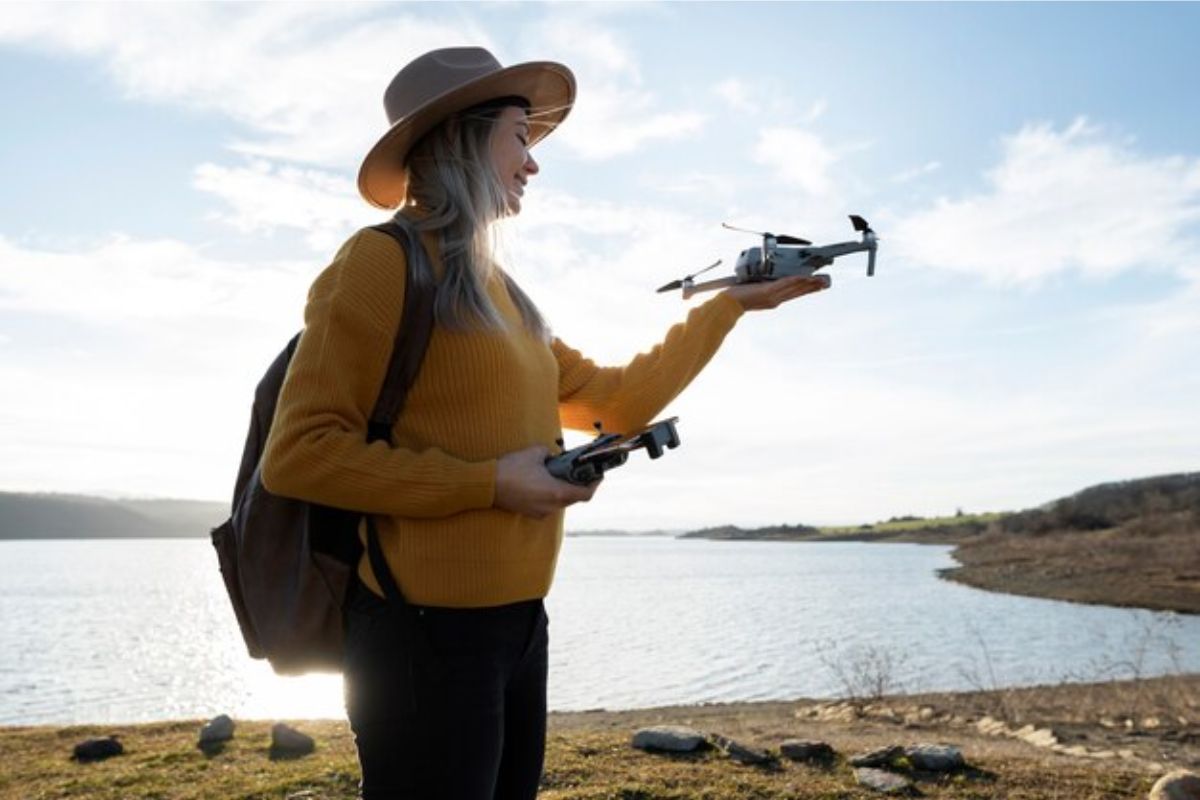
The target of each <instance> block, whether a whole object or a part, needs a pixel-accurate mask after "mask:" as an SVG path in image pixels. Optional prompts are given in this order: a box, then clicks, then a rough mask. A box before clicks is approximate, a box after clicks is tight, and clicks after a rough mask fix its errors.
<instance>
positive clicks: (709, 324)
mask: <svg viewBox="0 0 1200 800" xmlns="http://www.w3.org/2000/svg"><path fill="white" fill-rule="evenodd" d="M743 313H744V311H743V309H742V306H741V305H740V304H739V303H738V302H737V301H736V300H734V299H733V298H731V297H728V296H726V295H724V294H719V295H717V296H716V297H714V298H712V299H711V300H709V301H707V302H705V303H704V304H702V305H700V306H697V307H696V308H694V309H692V311H691V312H690V313H689V314H688V316H687V319H685V320H684V321H683V322H681V323H679V324H677V325H674V326H673V327H672V328H671V329H670V330H669V331H667V336H666V338H665V339H664V340H663V341H662V342H661V343H660V344H658V345H655V347H654V348H653V349H651V350H650V351H648V352H645V353H641V354H639V355H638V356H636V357H635V358H634V359H633V360H632V361H631V362H629V364H627V365H626V366H624V367H598V366H596V364H595V363H593V362H592V361H591V360H590V359H588V358H585V357H584V356H583V355H582V354H580V353H579V351H577V350H573V349H571V348H570V347H568V346H567V345H566V344H564V343H563V342H562V341H561V340H559V339H555V340H554V342H553V344H552V348H553V350H554V356H555V358H556V359H557V360H558V374H559V379H558V398H559V414H560V416H561V418H562V423H563V426H564V427H567V428H574V429H577V430H590V429H591V427H592V423H594V422H595V421H597V420H599V421H600V422H601V423H602V424H603V426H604V430H605V431H610V432H613V433H631V432H633V431H636V430H639V429H640V428H643V427H645V426H646V425H647V424H648V423H650V422H651V421H652V420H653V419H654V417H655V415H657V414H658V413H659V412H661V411H662V410H663V409H664V408H666V406H667V404H668V403H670V402H671V401H672V400H673V399H675V397H676V395H678V394H679V393H680V392H682V391H683V390H684V388H685V387H686V386H687V385H688V384H689V383H691V382H692V379H693V378H695V377H696V375H698V374H699V373H700V370H702V369H703V368H704V366H705V365H706V364H707V363H708V361H709V359H711V358H712V357H713V355H714V354H715V353H716V352H717V348H719V347H720V346H721V342H723V341H724V340H725V336H726V334H728V333H729V331H731V330H732V329H733V326H734V325H735V324H736V323H737V321H738V319H739V318H740V317H741V316H742V314H743Z"/></svg>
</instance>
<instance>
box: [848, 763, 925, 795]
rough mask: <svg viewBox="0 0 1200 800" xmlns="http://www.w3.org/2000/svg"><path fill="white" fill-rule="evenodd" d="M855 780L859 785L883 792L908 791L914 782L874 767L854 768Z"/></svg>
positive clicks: (896, 792)
mask: <svg viewBox="0 0 1200 800" xmlns="http://www.w3.org/2000/svg"><path fill="white" fill-rule="evenodd" d="M854 780H856V781H858V785H859V786H865V787H867V788H868V789H872V790H874V791H876V792H881V793H883V794H900V793H907V792H908V791H909V790H910V789H911V788H912V782H911V781H909V780H908V779H907V778H904V777H902V776H900V775H897V774H896V773H894V772H888V771H887V770H883V769H874V768H872V767H859V768H858V769H856V770H854Z"/></svg>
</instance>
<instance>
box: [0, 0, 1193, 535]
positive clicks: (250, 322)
mask: <svg viewBox="0 0 1200 800" xmlns="http://www.w3.org/2000/svg"><path fill="white" fill-rule="evenodd" d="M1197 40H1200V5H1196V4H1184V3H1179V4H1175V3H1171V4H1149V3H1138V4H1119V3H1103V4H1089V3H1067V4H1037V3H1019V4H987V3H964V4H957V3H930V4H906V3H887V4H865V3H864V4H857V3H840V4H803V3H797V4H790V3H769V4H755V3H737V4H723V3H713V4H683V3H661V4H658V3H646V4H641V3H639V4H629V5H626V4H608V3H606V4H600V5H593V4H576V3H571V4H533V3H528V4H527V3H515V2H496V3H486V4H454V3H437V4H421V3H415V4H365V5H357V4H352V3H338V4H336V5H320V4H308V3H306V4H290V3H269V4H226V3H220V4H194V5H193V4H127V5H105V4H92V3H88V4H81V5H73V4H66V3H63V4H59V3H36V4H0V108H3V109H4V111H3V122H2V123H0V387H3V388H2V389H0V490H8V491H39V492H71V493H89V494H102V495H106V496H134V497H180V498H196V499H212V500H227V499H228V496H229V494H230V492H231V490H232V485H233V480H234V477H235V474H236V471H237V465H238V460H239V458H240V453H241V447H242V443H243V439H244V436H245V430H246V425H247V422H248V419H249V407H250V401H251V398H252V394H253V389H254V385H255V383H256V381H257V379H258V377H259V376H260V375H261V373H262V371H263V369H264V368H265V367H266V365H267V364H268V363H269V362H270V360H271V359H272V358H273V357H274V355H275V354H276V353H277V352H278V350H279V348H280V347H281V346H282V345H283V343H284V342H285V341H286V340H287V339H288V338H289V337H290V335H291V334H292V333H294V332H295V331H296V330H298V329H299V328H300V326H301V325H302V310H303V304H304V298H305V295H306V292H307V290H308V286H309V284H310V283H311V281H312V280H313V278H314V277H315V276H316V275H317V274H318V273H319V272H320V270H321V269H322V268H323V267H324V266H326V265H327V264H328V263H329V260H330V258H331V257H332V255H333V253H334V252H335V251H336V250H337V248H338V246H339V245H340V243H341V242H342V241H344V240H345V239H346V238H347V237H348V236H350V235H351V234H352V233H353V232H354V231H355V230H357V229H358V228H360V227H362V226H365V225H371V224H374V223H376V222H379V221H382V219H383V218H384V215H382V214H381V212H379V211H377V210H375V209H372V208H371V207H370V206H368V205H367V204H366V203H365V202H363V201H362V200H361V199H359V197H358V195H357V192H356V189H355V177H356V175H357V171H358V166H359V163H360V160H361V158H362V156H363V155H364V154H365V153H366V151H367V150H368V149H369V148H370V146H371V145H372V144H373V143H374V141H375V140H376V139H377V138H378V137H379V136H380V135H381V134H382V133H383V131H384V130H385V127H386V119H385V117H384V113H383V109H382V94H383V89H384V87H385V86H386V85H387V83H388V81H389V80H390V79H391V77H392V76H393V75H394V74H395V72H396V71H397V70H398V69H399V68H400V67H401V66H403V65H404V64H405V63H407V62H408V61H409V60H410V59H412V58H414V57H416V56H417V55H420V54H421V53H423V52H425V51H427V50H431V49H434V48H438V47H447V46H460V45H478V46H483V47H487V48H488V49H489V50H491V51H492V52H493V53H494V54H495V55H496V56H497V57H498V58H499V59H500V61H501V62H502V63H504V64H513V63H518V62H522V61H533V60H554V61H560V62H562V63H564V64H566V65H568V66H569V67H570V68H571V69H572V70H573V71H574V73H575V75H576V78H577V81H578V98H577V102H576V105H575V108H574V110H573V112H572V114H571V115H570V117H568V119H567V121H566V122H565V123H564V124H563V126H562V127H561V128H560V129H559V130H558V131H556V132H555V133H554V134H553V135H552V136H550V137H549V138H548V139H547V140H546V141H545V142H543V143H541V144H539V145H538V146H537V148H536V149H535V156H536V157H537V159H538V161H539V163H540V165H541V172H540V174H538V175H537V176H536V177H535V178H533V180H532V181H531V183H530V186H529V188H528V190H527V193H526V196H525V199H524V207H523V210H522V212H521V214H520V215H519V217H517V218H516V219H512V220H508V221H506V222H505V223H504V224H503V226H502V227H503V231H502V234H503V241H504V248H503V255H504V263H505V264H506V266H507V268H508V269H509V271H510V272H511V273H512V274H513V275H514V277H515V278H516V279H517V280H518V282H520V283H521V285H522V286H523V287H524V288H525V289H526V291H527V292H528V293H529V294H530V295H531V296H532V297H533V298H534V300H535V301H536V302H537V303H538V304H539V306H540V307H541V308H542V310H543V312H544V314H545V315H546V316H547V318H548V319H549V321H550V324H551V325H552V327H553V329H554V331H555V333H556V335H558V336H560V337H561V338H562V339H563V340H564V341H566V342H567V343H568V344H570V345H571V346H573V347H575V348H577V349H579V350H581V351H583V352H584V353H585V354H586V355H588V356H590V357H591V358H593V359H595V360H596V361H597V362H598V363H601V364H622V363H625V362H626V361H628V360H629V359H630V358H632V357H633V356H634V355H635V354H636V353H638V352H640V351H644V350H646V349H648V348H649V347H651V346H653V345H654V344H655V343H656V342H658V341H659V340H660V339H661V338H662V337H663V336H664V335H665V333H666V331H667V329H668V328H669V327H670V326H671V325H672V324H674V323H676V322H678V321H680V320H681V319H682V318H683V317H684V316H685V315H686V312H687V309H688V308H689V307H690V306H692V305H695V304H696V303H698V302H702V301H703V299H704V297H703V296H701V297H698V298H694V299H693V300H691V301H687V302H685V301H683V300H682V299H681V298H680V297H678V296H677V295H660V294H656V293H655V292H654V289H655V288H656V287H657V286H659V285H661V284H663V283H666V282H667V281H669V280H672V279H674V278H678V277H680V276H682V275H684V274H687V273H690V272H693V271H695V270H696V269H698V268H699V267H702V266H704V265H707V264H709V263H711V262H712V261H714V260H716V259H717V258H721V259H724V260H725V264H726V265H731V264H732V262H733V261H734V259H735V258H736V256H737V253H738V252H739V251H740V250H741V249H743V248H745V247H749V246H753V245H754V244H755V243H756V242H755V238H754V237H753V236H747V235H745V234H739V233H734V232H730V231H727V230H724V229H722V228H721V223H722V222H728V223H731V224H734V225H740V226H744V227H747V228H751V229H759V230H761V229H769V230H772V231H774V232H776V233H791V234H795V235H800V236H805V237H807V238H809V239H812V240H813V241H815V242H818V243H828V242H835V241H843V240H847V239H853V238H855V237H854V234H853V231H852V230H851V228H850V224H849V222H848V220H847V215H848V214H861V215H862V216H864V217H866V218H867V219H868V220H870V222H871V224H872V226H873V228H874V229H875V230H876V231H877V232H878V234H879V237H880V240H881V241H880V250H879V256H878V267H877V272H876V275H875V276H874V277H867V276H866V274H865V256H862V255H855V256H848V257H846V258H843V259H841V260H839V261H838V262H837V263H836V264H835V265H834V266H832V267H830V268H829V272H830V274H831V275H832V276H833V288H832V289H831V290H829V291H827V292H822V293H820V294H818V295H815V296H810V297H805V298H802V299H800V300H798V301H796V302H794V303H791V304H788V305H786V306H784V307H782V308H780V309H777V310H775V311H772V312H762V313H754V314H748V315H746V316H744V317H743V318H742V319H741V320H740V321H739V323H738V325H737V326H736V328H735V329H734V330H733V332H732V333H731V334H730V335H729V337H728V338H727V339H726V341H725V344H724V345H723V347H722V348H721V350H720V352H718V354H717V355H716V357H715V358H714V359H713V361H712V362H711V363H710V365H709V366H708V367H707V368H706V370H705V371H704V372H703V373H702V374H701V375H700V376H699V377H698V378H697V379H696V380H695V382H694V383H693V384H692V386H690V387H689V388H688V390H687V391H685V393H684V394H683V395H682V396H680V397H679V398H678V399H677V400H676V401H675V402H674V403H672V405H671V406H670V407H669V408H668V409H667V410H666V411H665V412H664V415H668V414H670V415H677V416H678V417H679V418H680V421H679V426H678V429H679V434H680V438H681V440H682V445H681V447H680V448H679V449H677V450H674V451H670V452H669V453H668V454H667V455H665V456H664V457H663V458H662V459H660V460H658V461H655V462H650V461H649V460H648V459H646V458H645V457H644V456H643V455H642V454H635V455H633V456H632V457H631V459H630V461H629V463H628V464H627V465H626V466H624V467H622V468H621V469H620V470H617V471H614V472H612V473H610V475H609V477H608V478H607V479H606V482H605V485H604V486H603V487H602V488H601V490H600V491H599V492H598V493H597V494H596V497H595V498H594V499H593V500H592V501H591V502H590V503H588V504H586V505H581V506H576V507H574V508H572V509H571V510H570V511H569V512H568V521H567V526H568V529H575V530H588V529H592V530H594V529H611V528H621V529H627V530H655V529H665V530H680V529H685V528H694V527H702V526H707V525H721V524H738V525H742V526H758V525H770V524H784V523H786V524H798V523H805V524H851V523H861V522H870V521H874V520H880V519H886V518H889V517H892V516H899V515H908V514H917V515H922V516H930V515H941V514H952V513H955V512H956V511H958V510H963V511H965V512H976V511H994V510H1010V509H1018V508H1025V507H1029V506H1033V505H1038V504H1041V503H1044V502H1046V501H1048V500H1051V499H1054V498H1056V497H1060V496H1063V495H1066V494H1069V493H1072V492H1075V491H1077V490H1079V489H1082V488H1084V487H1085V486H1089V485H1092V484H1095V483H1100V482H1105V481H1114V480H1125V479H1132V478H1138V477H1144V476H1149V475H1156V474H1163V473H1170V472H1179V471H1193V470H1197V469H1200V412H1198V411H1197V409H1200V369H1198V368H1197V367H1198V365H1200V255H1198V254H1197V245H1198V244H1200V98H1198V97H1197V89H1196V76H1197V75H1200V50H1197V48H1196V47H1195V46H1194V45H1195V42H1196V41H1197ZM585 440H586V436H585V435H584V434H575V435H573V436H571V437H568V443H569V444H577V443H581V442H583V441H585Z"/></svg>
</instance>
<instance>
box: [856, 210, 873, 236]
mask: <svg viewBox="0 0 1200 800" xmlns="http://www.w3.org/2000/svg"><path fill="white" fill-rule="evenodd" d="M850 224H851V225H853V226H854V230H856V231H858V232H859V233H874V232H875V231H873V230H871V226H870V225H868V224H867V221H866V220H865V219H863V218H862V217H860V216H858V215H857V214H851V215H850Z"/></svg>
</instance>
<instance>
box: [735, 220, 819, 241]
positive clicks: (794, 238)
mask: <svg viewBox="0 0 1200 800" xmlns="http://www.w3.org/2000/svg"><path fill="white" fill-rule="evenodd" d="M721 227H722V228H728V229H729V230H731V231H741V232H742V233H753V234H757V235H758V236H769V237H771V238H772V239H774V240H775V241H776V242H777V243H778V244H812V242H810V241H809V240H808V239H801V238H800V237H799V236H788V235H787V234H786V233H785V234H781V235H779V236H776V235H775V234H773V233H767V232H765V231H752V230H750V229H748V228H737V227H734V226H733V225H730V224H729V223H728V222H722V223H721Z"/></svg>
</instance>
